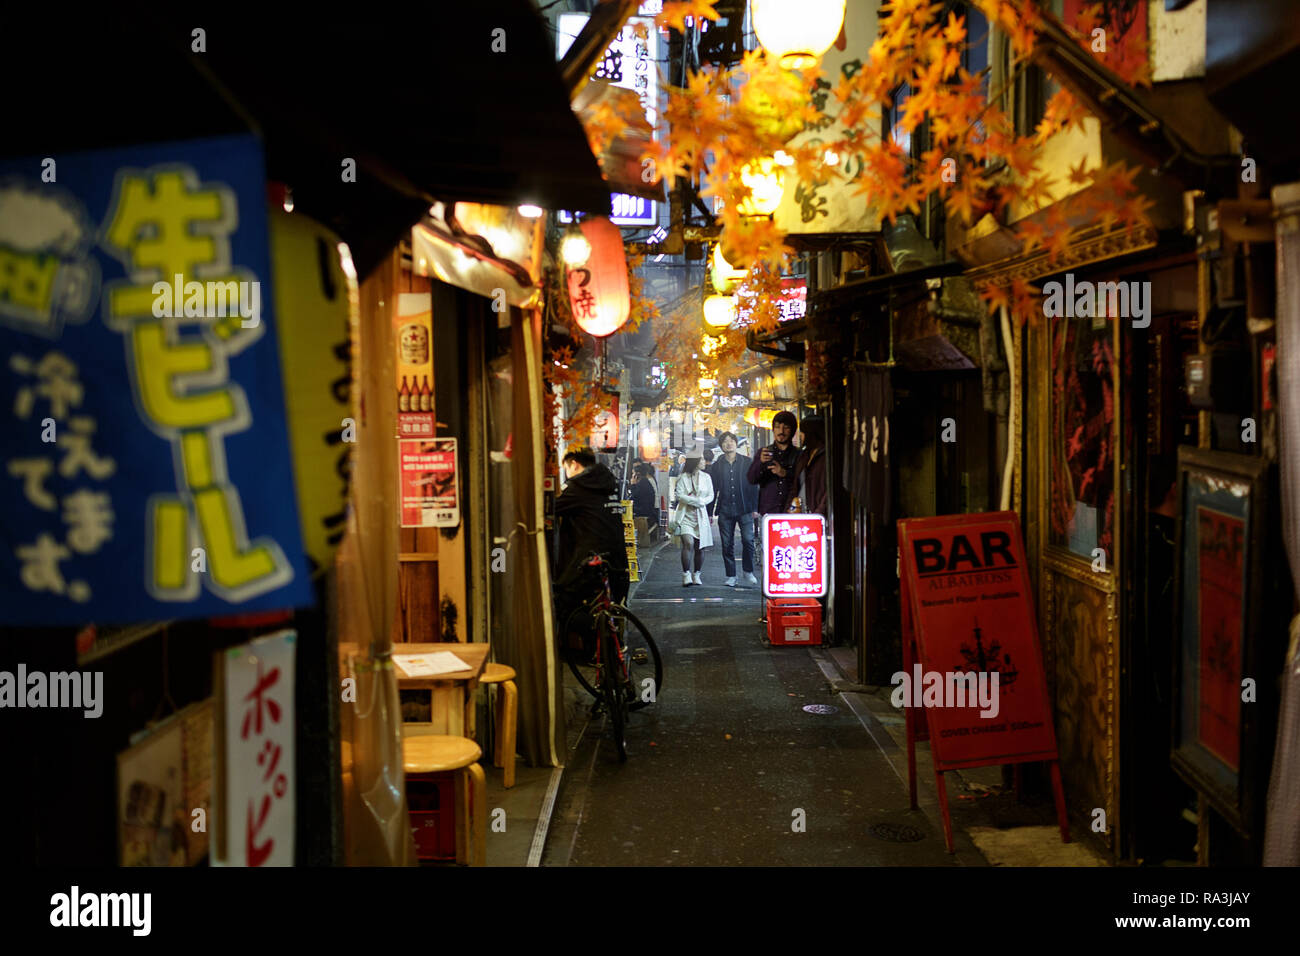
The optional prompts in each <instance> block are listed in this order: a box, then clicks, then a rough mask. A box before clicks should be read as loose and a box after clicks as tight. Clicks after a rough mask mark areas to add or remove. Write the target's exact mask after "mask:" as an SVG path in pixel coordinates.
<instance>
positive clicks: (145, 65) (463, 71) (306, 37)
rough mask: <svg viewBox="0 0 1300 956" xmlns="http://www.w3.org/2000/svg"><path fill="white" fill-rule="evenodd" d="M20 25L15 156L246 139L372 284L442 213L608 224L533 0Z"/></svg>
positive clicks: (9, 38)
mask: <svg viewBox="0 0 1300 956" xmlns="http://www.w3.org/2000/svg"><path fill="white" fill-rule="evenodd" d="M7 16H8V15H7ZM24 16H25V15H24V14H22V13H15V15H14V19H13V21H12V22H7V23H6V27H5V31H4V32H5V34H6V36H5V38H4V42H3V46H4V49H0V76H2V77H3V78H4V80H6V81H7V84H6V85H7V88H8V89H11V90H29V91H31V95H23V96H19V97H15V98H14V102H12V103H11V104H10V107H11V109H10V111H9V113H8V114H7V116H6V128H7V129H8V130H9V131H10V134H9V135H8V136H6V138H5V143H4V146H3V147H2V150H3V153H4V154H5V155H10V156H23V155H29V154H30V155H33V156H36V157H43V156H52V157H55V158H57V156H58V155H59V153H60V152H68V151H76V150H83V149H88V148H92V147H94V148H103V147H107V146H124V145H130V144H135V143H149V142H156V141H159V140H174V139H187V138H198V137H207V136H216V135H225V134H229V133H232V132H237V131H243V130H247V129H250V128H251V129H253V130H255V131H256V132H258V133H260V135H261V136H262V140H263V144H264V148H265V150H266V166H267V175H268V177H269V178H270V179H273V180H278V181H281V182H284V183H287V184H288V185H289V186H290V188H291V189H292V190H293V197H294V204H295V208H296V209H298V210H299V211H301V212H303V213H304V214H306V215H308V216H311V217H312V218H315V219H318V220H320V221H321V222H323V223H324V224H326V225H327V226H329V227H330V228H332V229H333V230H334V231H336V232H337V233H339V235H341V236H342V237H343V238H344V239H345V240H346V241H347V242H348V243H349V245H350V246H351V247H352V255H353V260H354V261H355V262H356V264H357V268H358V271H359V272H360V273H361V274H362V275H364V274H365V273H366V272H368V271H369V269H370V268H371V267H372V266H373V265H374V264H375V263H377V262H378V261H379V260H380V259H381V258H382V257H383V256H385V255H387V254H388V253H389V252H390V251H391V250H392V248H393V246H394V245H395V244H396V243H397V242H398V240H399V239H400V238H401V237H402V236H403V235H404V234H405V233H406V232H407V230H409V229H410V227H411V226H412V225H413V224H414V223H415V222H416V221H418V220H419V218H420V217H421V216H422V215H424V213H425V212H426V211H427V210H428V209H429V207H430V205H432V203H434V202H435V201H438V200H442V201H449V202H450V201H456V200H465V201H470V202H479V203H486V204H495V205H504V206H514V205H517V204H519V203H522V202H531V203H534V204H536V205H539V206H542V207H543V208H549V209H571V210H582V211H587V212H592V213H608V211H609V203H610V200H609V188H608V186H607V184H606V183H605V182H604V181H603V180H602V178H601V174H600V170H599V168H598V166H597V164H596V160H595V158H594V157H593V156H592V155H591V151H590V148H589V147H588V145H587V140H586V136H585V135H584V133H583V131H582V127H581V125H580V124H579V122H578V119H577V118H576V117H575V116H574V114H573V111H572V109H571V108H570V105H569V97H568V94H567V91H566V90H565V88H564V85H563V83H562V82H561V80H560V76H559V72H558V68H557V66H556V63H555V58H554V53H553V48H552V43H551V41H550V39H549V37H548V34H547V33H546V29H545V25H544V23H543V21H542V20H541V18H540V16H539V15H538V14H537V12H536V11H535V10H534V9H533V7H532V5H531V4H529V3H528V2H527V0H475V2H473V3H464V4H450V3H446V4H444V3H439V4H425V5H416V6H413V7H410V8H403V9H402V10H401V11H400V14H395V13H394V11H393V10H391V9H390V8H387V7H378V6H374V5H370V6H367V5H364V4H363V5H361V6H359V7H357V8H355V9H351V10H349V12H348V13H347V15H346V16H323V15H303V14H301V13H299V12H297V11H291V10H287V9H280V8H276V7H275V6H274V5H265V6H263V7H262V8H261V9H260V10H259V11H258V12H257V14H256V15H252V16H250V15H249V14H248V13H246V12H243V11H237V10H234V9H225V8H216V9H214V10H212V11H209V12H207V13H204V15H203V16H199V17H196V16H194V15H193V14H192V12H186V11H184V10H181V9H179V8H177V9H175V10H169V11H166V12H154V13H151V14H150V16H149V17H148V18H146V17H143V16H136V15H130V14H126V13H124V12H123V11H121V10H118V9H108V8H103V9H100V10H98V11H86V12H79V13H78V16H77V23H76V24H75V28H71V27H67V25H61V24H60V23H59V22H58V20H57V18H56V19H51V18H50V17H49V16H48V11H45V10H40V11H36V12H34V14H33V17H32V18H31V19H30V21H29V22H27V23H23V22H20V21H21V20H23V18H24ZM196 27H202V29H203V31H204V32H203V34H202V36H201V37H197V36H195V35H194V30H195V29H196ZM200 45H201V46H202V51H201V52H200V51H198V50H197V49H196V48H198V47H199V46H200ZM38 88H39V89H38ZM349 159H351V160H354V161H355V176H349V175H346V167H347V163H346V161H347V160H349Z"/></svg>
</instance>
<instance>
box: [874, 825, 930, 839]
mask: <svg viewBox="0 0 1300 956" xmlns="http://www.w3.org/2000/svg"><path fill="white" fill-rule="evenodd" d="M871 835H872V836H873V837H875V838H876V839H877V840H884V841H885V842H886V843H915V842H916V841H917V840H920V839H922V837H923V836H924V834H922V833H921V831H920V830H918V829H917V828H916V827H913V826H908V825H907V824H906V823H877V824H876V825H875V826H874V827H872V828H871Z"/></svg>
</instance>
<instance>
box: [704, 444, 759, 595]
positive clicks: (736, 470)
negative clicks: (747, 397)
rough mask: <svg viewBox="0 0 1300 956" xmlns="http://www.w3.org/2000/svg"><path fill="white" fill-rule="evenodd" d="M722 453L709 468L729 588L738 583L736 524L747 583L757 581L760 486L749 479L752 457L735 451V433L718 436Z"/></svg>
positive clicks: (755, 583) (755, 582) (726, 582)
mask: <svg viewBox="0 0 1300 956" xmlns="http://www.w3.org/2000/svg"><path fill="white" fill-rule="evenodd" d="M718 447H719V448H721V449H722V455H721V457H719V458H718V460H717V461H715V462H714V463H713V465H712V466H711V467H710V468H709V478H710V479H712V481H713V502H714V510H715V512H716V513H717V516H718V534H719V536H720V537H721V539H722V542H721V543H722V563H723V565H724V566H725V567H726V572H727V580H726V581H725V582H724V583H725V584H726V585H727V587H729V588H734V587H735V586H736V552H735V547H736V525H737V524H739V525H740V546H741V560H742V566H743V567H744V569H745V582H746V583H747V584H753V585H757V584H758V578H756V577H754V517H755V513H756V512H757V511H758V489H757V488H756V487H755V486H754V485H752V484H750V482H749V466H750V460H749V459H748V458H747V457H745V456H744V455H738V454H736V436H735V435H733V434H731V432H723V433H722V434H721V435H720V436H718Z"/></svg>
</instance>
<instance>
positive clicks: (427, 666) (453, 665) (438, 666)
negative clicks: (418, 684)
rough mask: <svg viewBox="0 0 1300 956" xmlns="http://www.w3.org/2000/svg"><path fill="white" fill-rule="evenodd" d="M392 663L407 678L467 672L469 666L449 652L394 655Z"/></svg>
mask: <svg viewBox="0 0 1300 956" xmlns="http://www.w3.org/2000/svg"><path fill="white" fill-rule="evenodd" d="M393 663H394V664H396V665H397V666H398V667H400V668H401V669H402V670H403V671H405V672H406V676H407V677H437V676H438V675H439V674H453V673H455V672H456V671H463V670H468V669H469V665H468V664H466V663H465V662H464V661H462V660H461V659H460V658H459V657H457V656H456V655H455V654H453V653H451V651H434V652H433V653H432V654H394V655H393Z"/></svg>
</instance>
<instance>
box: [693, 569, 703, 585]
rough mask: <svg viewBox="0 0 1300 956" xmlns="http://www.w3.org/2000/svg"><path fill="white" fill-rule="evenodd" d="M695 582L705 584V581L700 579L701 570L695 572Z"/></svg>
mask: <svg viewBox="0 0 1300 956" xmlns="http://www.w3.org/2000/svg"><path fill="white" fill-rule="evenodd" d="M695 583H696V584H703V583H704V582H703V581H701V580H700V572H699V571H696V572H695Z"/></svg>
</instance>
